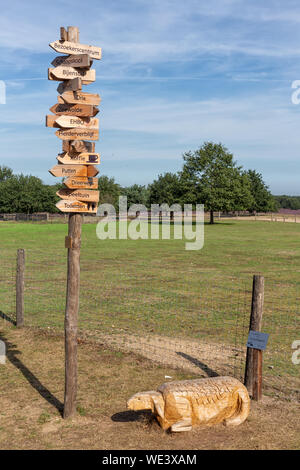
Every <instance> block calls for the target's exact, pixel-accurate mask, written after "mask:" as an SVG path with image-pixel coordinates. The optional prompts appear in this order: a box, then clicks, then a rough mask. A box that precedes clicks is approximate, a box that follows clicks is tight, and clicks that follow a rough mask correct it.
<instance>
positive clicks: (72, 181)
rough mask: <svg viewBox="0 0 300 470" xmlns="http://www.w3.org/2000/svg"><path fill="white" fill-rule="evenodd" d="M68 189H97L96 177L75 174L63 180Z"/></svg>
mask: <svg viewBox="0 0 300 470" xmlns="http://www.w3.org/2000/svg"><path fill="white" fill-rule="evenodd" d="M64 184H65V185H66V186H67V188H70V189H98V178H92V177H84V176H75V177H70V178H67V179H66V180H64Z"/></svg>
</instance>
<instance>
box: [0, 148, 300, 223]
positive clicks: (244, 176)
mask: <svg viewBox="0 0 300 470" xmlns="http://www.w3.org/2000/svg"><path fill="white" fill-rule="evenodd" d="M98 181H99V191H100V203H111V204H113V205H115V206H117V205H118V200H119V196H121V195H123V196H127V202H128V207H129V206H130V205H132V204H143V205H145V206H146V207H150V206H151V204H163V203H167V204H169V205H170V206H171V205H172V204H180V205H181V206H183V205H184V204H193V205H195V204H204V208H205V211H210V213H211V222H213V212H214V211H222V212H223V211H225V212H229V211H250V212H252V213H255V212H268V211H276V210H277V209H278V207H280V206H281V204H282V203H286V200H288V199H289V198H291V197H287V196H276V197H274V196H272V194H271V193H270V191H269V189H268V187H267V185H266V184H265V182H264V181H263V177H262V175H261V174H260V173H258V172H257V171H256V170H244V169H243V168H242V167H241V166H239V165H237V162H236V161H235V160H234V158H233V155H232V154H231V153H230V152H229V151H228V149H227V148H226V147H225V146H224V145H222V144H221V143H218V144H217V143H213V142H205V143H204V144H203V145H202V147H200V148H199V149H197V150H195V151H193V152H192V151H189V152H186V153H184V154H183V165H182V169H181V170H180V171H178V172H177V173H171V172H167V173H164V174H160V175H158V177H157V178H156V179H155V180H154V181H153V182H152V183H150V184H149V185H148V186H145V185H139V184H134V185H131V186H129V187H122V186H121V185H119V184H118V183H116V182H115V179H114V178H109V177H108V176H100V177H99V179H98ZM61 187H63V184H62V183H58V184H55V185H45V184H43V182H42V181H41V179H39V178H37V177H36V176H32V175H29V176H28V175H23V174H21V175H15V174H13V171H12V170H11V169H10V168H8V167H6V166H2V167H0V213H14V212H19V213H20V212H22V213H33V212H58V210H57V209H56V207H55V204H56V202H57V201H58V200H59V197H58V196H56V192H57V191H58V190H59V189H60V188H61ZM279 198H285V199H279ZM291 199H292V198H291ZM298 199H299V201H298V202H299V204H300V197H299V198H298ZM295 203H296V201H295ZM299 208H300V207H299Z"/></svg>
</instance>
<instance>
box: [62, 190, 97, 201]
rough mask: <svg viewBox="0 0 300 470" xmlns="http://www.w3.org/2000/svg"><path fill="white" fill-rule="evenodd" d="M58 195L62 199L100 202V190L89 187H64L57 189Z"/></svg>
mask: <svg viewBox="0 0 300 470" xmlns="http://www.w3.org/2000/svg"><path fill="white" fill-rule="evenodd" d="M56 194H57V196H59V197H60V198H62V199H67V200H74V199H76V200H77V201H89V202H99V191H91V190H89V189H67V188H63V189H60V190H59V191H57V193H56Z"/></svg>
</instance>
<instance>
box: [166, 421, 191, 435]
mask: <svg viewBox="0 0 300 470" xmlns="http://www.w3.org/2000/svg"><path fill="white" fill-rule="evenodd" d="M191 429H192V419H191V418H184V419H182V420H181V421H177V423H174V424H172V426H171V431H172V432H182V431H191Z"/></svg>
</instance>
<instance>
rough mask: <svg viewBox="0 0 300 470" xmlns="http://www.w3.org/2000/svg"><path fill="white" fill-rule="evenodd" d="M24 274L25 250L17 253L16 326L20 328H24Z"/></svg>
mask: <svg viewBox="0 0 300 470" xmlns="http://www.w3.org/2000/svg"><path fill="white" fill-rule="evenodd" d="M24 273H25V250H23V249H19V250H18V251H17V276H16V325H17V327H18V328H22V326H24V286H25V283H24Z"/></svg>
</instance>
